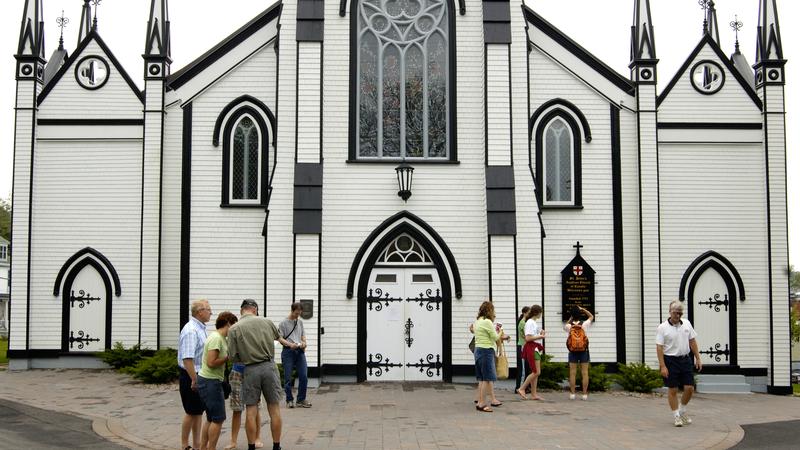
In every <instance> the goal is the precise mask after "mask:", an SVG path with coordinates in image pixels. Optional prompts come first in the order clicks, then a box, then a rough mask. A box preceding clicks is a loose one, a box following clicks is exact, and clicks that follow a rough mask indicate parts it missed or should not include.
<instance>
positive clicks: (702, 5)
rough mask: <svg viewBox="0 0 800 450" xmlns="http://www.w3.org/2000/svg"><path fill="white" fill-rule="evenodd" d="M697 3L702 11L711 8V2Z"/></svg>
mask: <svg viewBox="0 0 800 450" xmlns="http://www.w3.org/2000/svg"><path fill="white" fill-rule="evenodd" d="M697 3H698V4H699V5H700V9H702V10H703V11H705V10H707V9H708V8H709V7H710V6H711V0H697Z"/></svg>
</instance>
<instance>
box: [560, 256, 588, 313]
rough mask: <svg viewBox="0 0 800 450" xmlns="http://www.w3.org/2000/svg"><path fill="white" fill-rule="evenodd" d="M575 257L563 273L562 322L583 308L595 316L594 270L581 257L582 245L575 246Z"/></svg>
mask: <svg viewBox="0 0 800 450" xmlns="http://www.w3.org/2000/svg"><path fill="white" fill-rule="evenodd" d="M573 247H575V249H576V251H575V257H574V258H572V261H570V263H569V264H567V267H564V270H562V271H561V320H563V321H566V320H567V319H569V315H570V311H572V309H573V308H575V307H578V306H580V307H583V308H586V309H587V310H589V311H591V312H592V314H594V269H592V267H591V266H590V265H589V264H588V263H587V262H586V260H584V259H583V257H582V256H581V247H583V246H582V245H581V243H580V242H578V243H577V244H576V245H574V246H573Z"/></svg>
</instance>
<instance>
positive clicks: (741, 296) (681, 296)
mask: <svg viewBox="0 0 800 450" xmlns="http://www.w3.org/2000/svg"><path fill="white" fill-rule="evenodd" d="M711 258H716V259H717V260H719V261H721V262H722V264H723V265H724V269H726V270H725V275H723V274H722V272H720V275H723V277H726V276H727V277H729V275H727V274H728V272H730V273H731V274H733V278H734V280H735V281H736V289H735V290H733V291H731V294H732V296H734V295H735V294H736V293H738V296H736V297H734V298H731V300H736V301H744V300H745V293H744V283H743V282H742V277H741V276H740V275H739V271H738V270H736V267H735V266H734V265H733V264H731V262H730V261H728V258H726V257H724V256H722V255H720V254H719V253H717V252H715V251H713V250H709V251H707V252H705V253H703V254H702V255H700V256H698V257H697V258H695V259H694V261H692V263H691V264H689V267H687V268H686V270H685V271H684V272H683V276H682V277H681V284H680V288H679V290H678V300H680V301H685V300H686V293H687V291H686V284H687V283H688V282H689V276H690V275H691V274H692V272H694V269H695V268H696V267H697V266H699V265H700V264H701V263H704V262H706V261H707V260H710V259H711ZM704 266H705V265H704ZM721 267H722V266H721ZM698 273H699V272H698ZM689 320H690V321H691V319H689Z"/></svg>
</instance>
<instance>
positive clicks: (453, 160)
mask: <svg viewBox="0 0 800 450" xmlns="http://www.w3.org/2000/svg"><path fill="white" fill-rule="evenodd" d="M444 4H445V7H446V15H447V18H446V20H447V26H446V27H444V31H446V36H445V38H446V40H447V45H448V49H447V74H446V77H447V95H448V99H447V124H446V129H447V131H446V133H447V156H446V157H443V158H441V157H435V158H431V157H427V156H422V157H418V156H410V157H403V156H397V157H384V156H370V157H362V156H359V135H358V133H359V128H358V112H359V109H360V104H359V96H358V88H359V73H358V63H359V61H358V55H359V39H358V36H359V23H358V17H359V14H358V9H359V6H360V2H359V0H352V1H351V3H350V11H349V13H350V54H351V55H355V56H354V57H351V58H350V102H349V103H350V108H349V109H350V114H349V119H348V120H349V139H348V147H349V149H348V159H347V162H348V163H366V164H382V163H384V164H385V163H390V164H396V163H398V162H400V161H404V160H405V161H409V162H412V163H414V164H458V163H459V161H458V153H457V145H456V142H457V137H456V136H457V133H456V130H457V123H456V90H457V89H456V82H455V80H456V48H457V44H456V29H455V6H454V2H452V1H450V0H444ZM401 135H404V133H401ZM403 145H404V144H403ZM402 151H403V150H402V148H401V154H402Z"/></svg>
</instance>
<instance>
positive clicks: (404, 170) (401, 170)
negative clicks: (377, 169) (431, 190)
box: [394, 161, 414, 202]
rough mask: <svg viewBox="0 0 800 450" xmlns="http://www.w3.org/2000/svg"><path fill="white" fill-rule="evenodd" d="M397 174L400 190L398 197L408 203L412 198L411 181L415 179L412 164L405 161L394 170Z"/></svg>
mask: <svg viewBox="0 0 800 450" xmlns="http://www.w3.org/2000/svg"><path fill="white" fill-rule="evenodd" d="M394 170H395V172H397V185H398V187H399V188H400V190H399V191H397V195H398V196H400V198H402V199H403V201H404V202H407V201H408V199H409V197H411V181H412V179H413V178H414V168H413V167H411V165H410V164H408V163H406V162H405V161H403V162H402V163H400V165H399V166H397V167H395V168H394Z"/></svg>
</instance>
